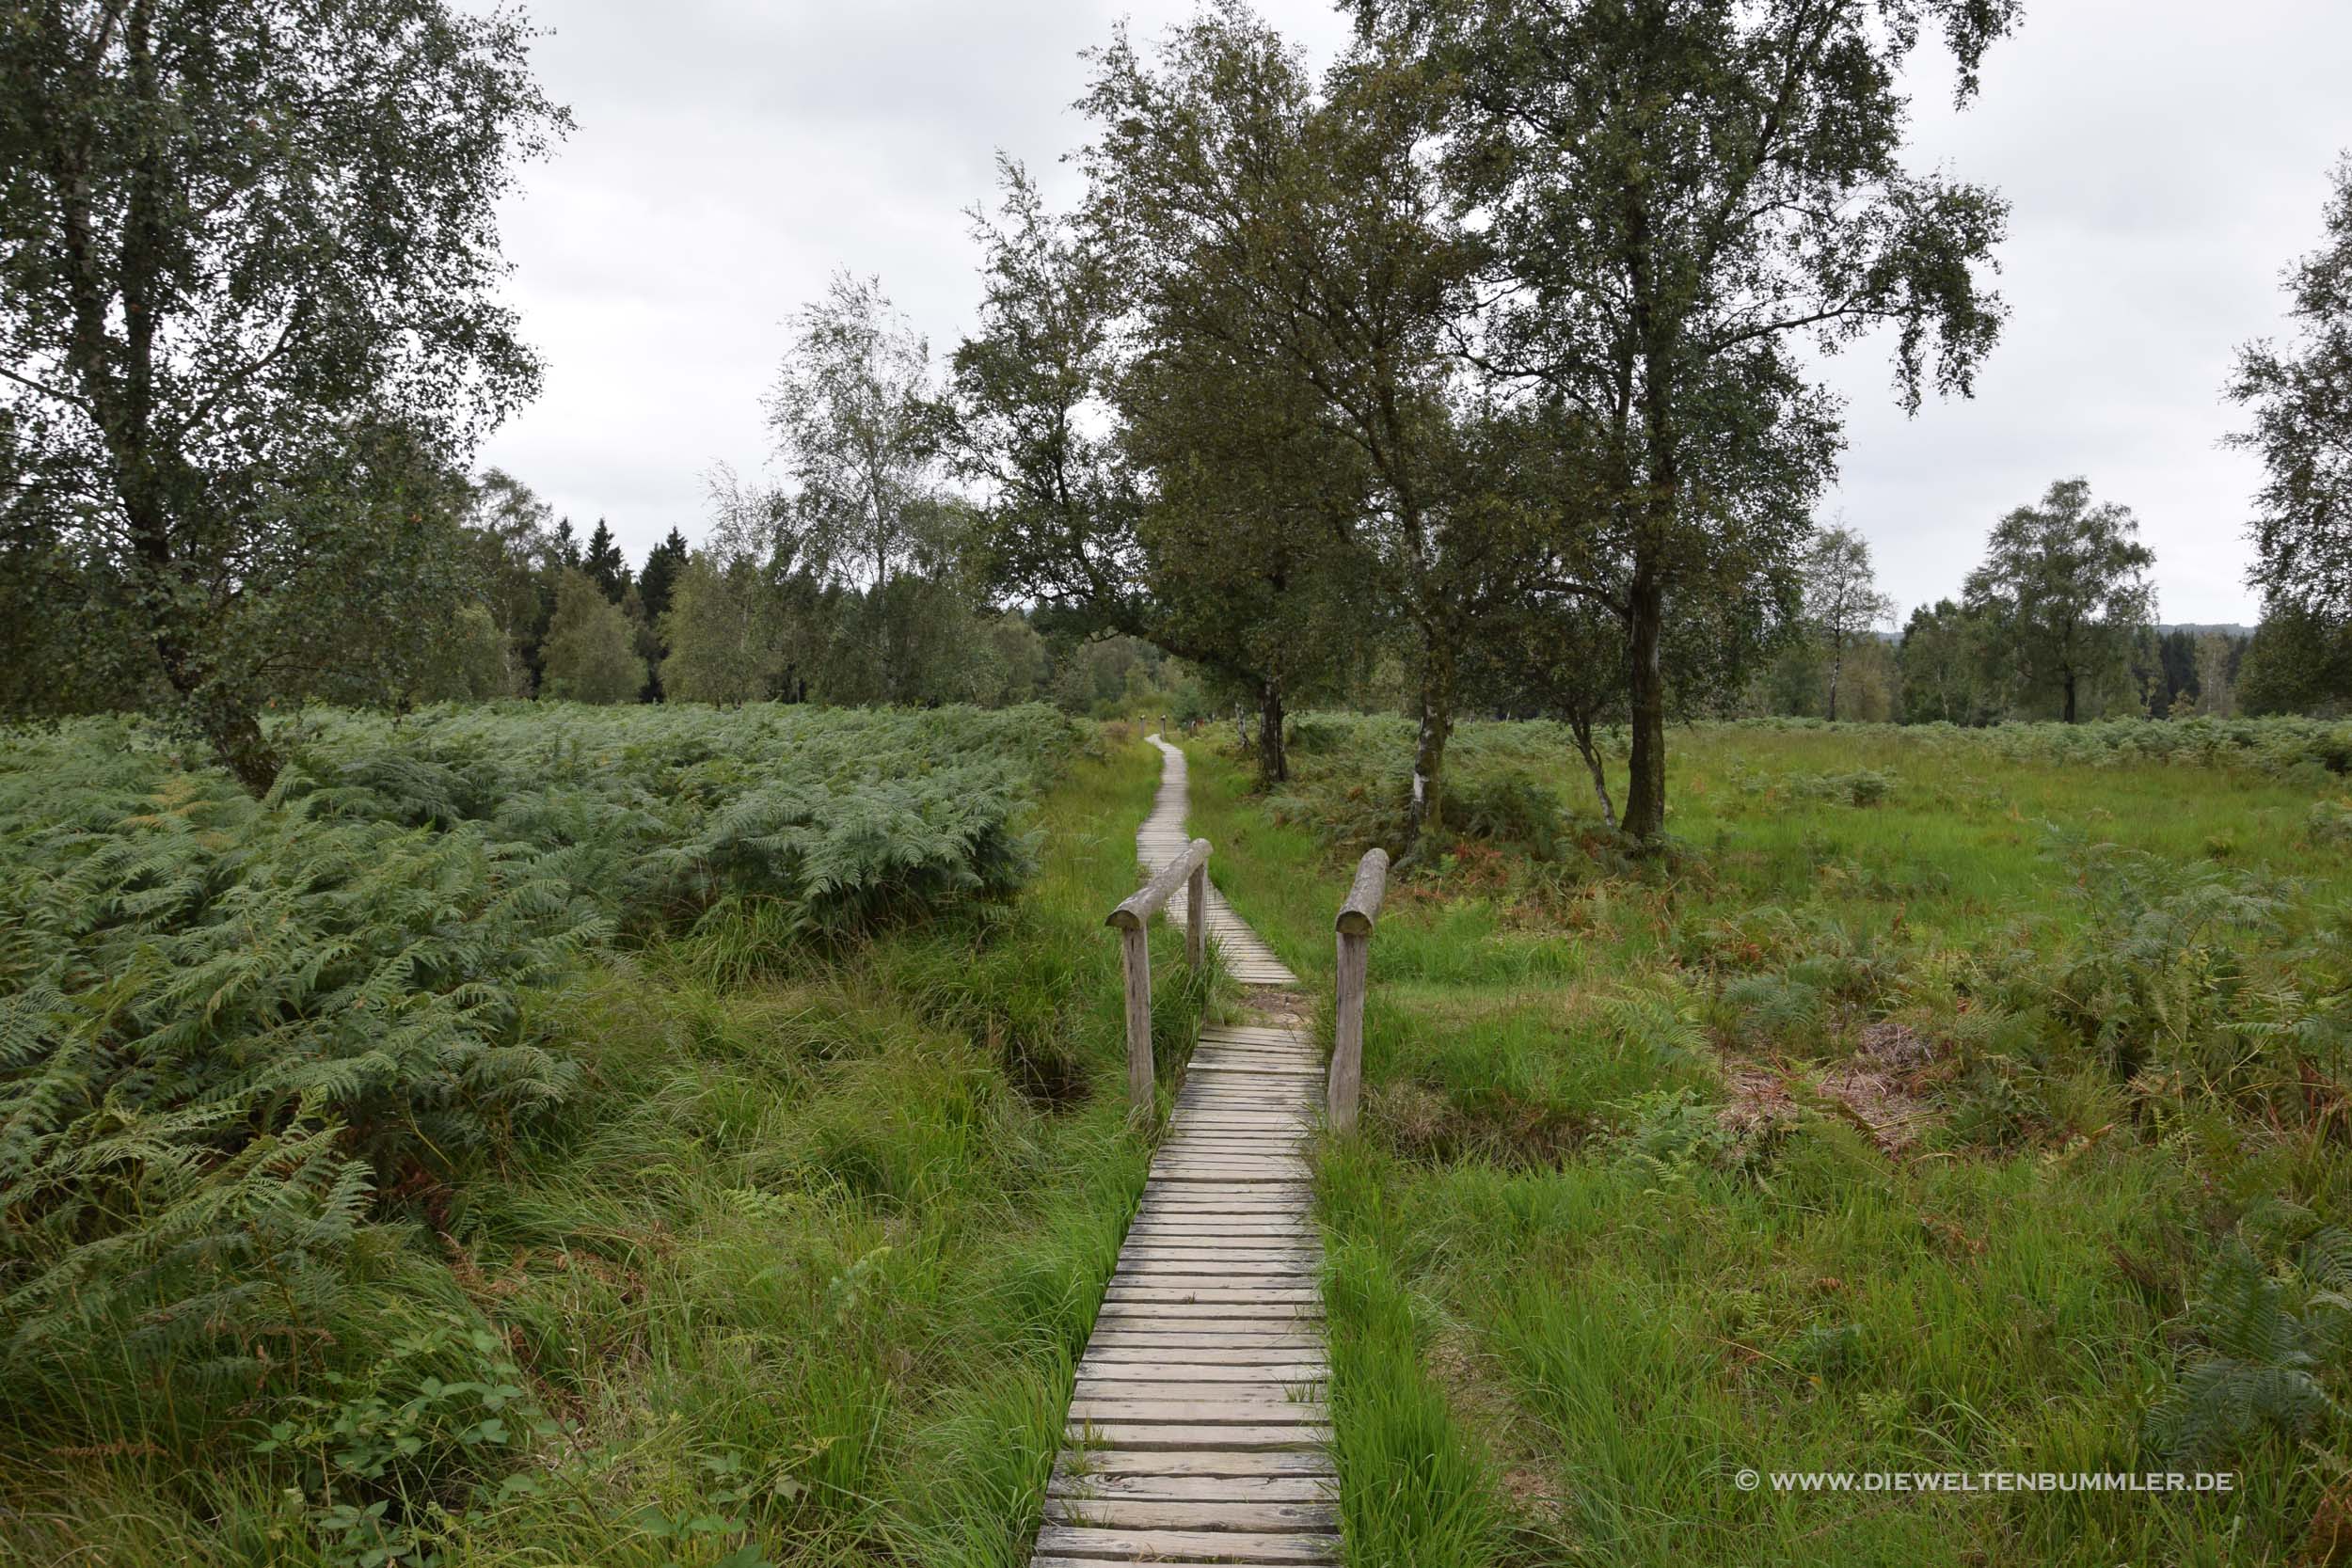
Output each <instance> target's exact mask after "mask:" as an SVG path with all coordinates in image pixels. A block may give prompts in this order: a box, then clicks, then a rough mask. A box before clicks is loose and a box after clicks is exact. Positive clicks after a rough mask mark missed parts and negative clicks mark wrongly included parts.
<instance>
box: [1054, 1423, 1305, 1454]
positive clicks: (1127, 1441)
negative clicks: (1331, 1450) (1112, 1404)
mask: <svg viewBox="0 0 2352 1568" xmlns="http://www.w3.org/2000/svg"><path fill="white" fill-rule="evenodd" d="M1065 1430H1066V1431H1067V1433H1069V1436H1070V1437H1071V1439H1072V1440H1073V1441H1075V1442H1081V1443H1084V1444H1086V1445H1088V1446H1089V1447H1091V1448H1102V1449H1159V1450H1161V1451H1163V1452H1165V1451H1170V1450H1175V1451H1182V1450H1184V1449H1301V1450H1305V1451H1310V1452H1311V1451H1313V1450H1315V1449H1323V1448H1327V1447H1328V1446H1329V1444H1330V1441H1331V1429H1330V1428H1329V1427H1313V1426H1287V1425H1281V1424H1269V1425H1265V1426H1217V1425H1208V1424H1203V1425H1177V1424H1174V1423H1167V1424H1163V1423H1159V1422H1153V1421H1140V1422H1138V1421H1073V1422H1071V1423H1070V1425H1069V1426H1068V1427H1067V1428H1066V1429H1065Z"/></svg>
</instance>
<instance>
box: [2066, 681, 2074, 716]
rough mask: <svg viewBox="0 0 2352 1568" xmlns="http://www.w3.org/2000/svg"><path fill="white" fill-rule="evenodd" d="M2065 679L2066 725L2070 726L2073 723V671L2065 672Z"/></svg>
mask: <svg viewBox="0 0 2352 1568" xmlns="http://www.w3.org/2000/svg"><path fill="white" fill-rule="evenodd" d="M2065 679H2066V721H2067V722H2068V723H2070V724H2071V723H2073V722H2074V671H2072V670H2069V671H2067V672H2066V676H2065Z"/></svg>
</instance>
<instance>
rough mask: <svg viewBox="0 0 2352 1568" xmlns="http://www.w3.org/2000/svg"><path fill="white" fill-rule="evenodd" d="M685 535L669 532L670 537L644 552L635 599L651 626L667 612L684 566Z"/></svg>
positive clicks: (658, 623) (656, 623)
mask: <svg viewBox="0 0 2352 1568" xmlns="http://www.w3.org/2000/svg"><path fill="white" fill-rule="evenodd" d="M686 555H687V546H686V535H684V534H683V533H680V532H679V531H677V530H676V529H672V530H671V531H670V533H669V537H668V538H666V539H664V540H662V541H661V543H660V544H659V545H656V546H654V547H653V548H652V549H650V550H648V551H646V552H645V568H644V571H642V572H639V573H638V574H637V597H638V599H639V601H640V602H642V603H643V604H644V607H645V620H646V621H647V622H648V623H649V624H651V625H654V626H660V624H661V617H662V616H664V615H666V614H668V613H669V610H670V594H671V593H672V591H673V590H674V589H675V587H676V586H677V575H678V572H679V570H680V569H681V568H682V567H684V566H685V564H686Z"/></svg>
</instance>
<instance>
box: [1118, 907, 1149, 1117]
mask: <svg viewBox="0 0 2352 1568" xmlns="http://www.w3.org/2000/svg"><path fill="white" fill-rule="evenodd" d="M1119 949H1120V954H1121V955H1122V956H1123V957H1124V958H1126V960H1127V1104H1128V1108H1129V1109H1130V1110H1132V1111H1134V1112H1136V1114H1138V1115H1141V1116H1144V1117H1150V1116H1151V1114H1152V1108H1153V1106H1154V1104H1155V1103H1156V1095H1155V1092H1154V1091H1155V1085H1153V1083H1152V933H1151V931H1150V929H1149V928H1148V927H1143V926H1136V927H1130V928H1129V929H1126V930H1122V931H1120V933H1119Z"/></svg>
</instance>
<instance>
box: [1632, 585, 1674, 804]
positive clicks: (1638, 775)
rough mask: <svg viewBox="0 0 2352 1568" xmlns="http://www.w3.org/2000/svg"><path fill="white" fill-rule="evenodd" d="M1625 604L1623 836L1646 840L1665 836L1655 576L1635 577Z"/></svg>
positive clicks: (1660, 627) (1660, 599)
mask: <svg viewBox="0 0 2352 1568" xmlns="http://www.w3.org/2000/svg"><path fill="white" fill-rule="evenodd" d="M1665 600H1666V596H1665V594H1664V593H1663V592H1662V591H1661V588H1660V586H1659V583H1658V580H1657V578H1655V577H1654V576H1652V575H1650V574H1647V573H1637V574H1636V575H1635V577H1634V579H1633V591H1632V593H1631V594H1629V602H1630V608H1631V610H1632V614H1631V616H1630V617H1629V619H1630V622H1631V625H1630V626H1628V627H1627V632H1628V636H1627V642H1628V644H1629V646H1628V654H1629V658H1630V660H1631V664H1632V668H1631V670H1630V672H1629V674H1630V679H1629V682H1628V684H1629V687H1630V689H1631V696H1632V701H1631V708H1632V714H1631V718H1632V730H1633V754H1632V757H1631V759H1630V767H1629V777H1628V778H1627V780H1626V786H1625V831H1626V832H1629V833H1630V834H1632V835H1633V836H1634V837H1635V838H1638V839H1645V840H1647V839H1654V838H1656V837H1657V836H1658V835H1659V834H1660V833H1661V832H1665V830H1666V673H1665V670H1664V667H1663V665H1662V664H1661V657H1660V644H1661V642H1662V641H1663V640H1664V636H1665V619H1666V603H1665Z"/></svg>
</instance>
